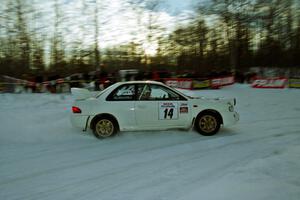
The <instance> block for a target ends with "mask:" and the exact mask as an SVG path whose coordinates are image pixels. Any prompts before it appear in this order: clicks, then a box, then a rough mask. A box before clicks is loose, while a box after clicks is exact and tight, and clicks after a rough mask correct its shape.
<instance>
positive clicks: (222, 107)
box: [71, 81, 239, 131]
mask: <svg viewBox="0 0 300 200" xmlns="http://www.w3.org/2000/svg"><path fill="white" fill-rule="evenodd" d="M137 84H138V85H139V86H141V88H142V86H144V85H145V84H146V85H151V86H154V87H158V88H163V89H166V90H168V91H169V90H171V91H172V92H174V93H176V95H179V96H181V97H182V99H178V100H168V99H166V100H165V99H159V100H139V99H137V98H136V99H133V100H109V99H108V98H109V95H111V93H113V92H114V91H116V90H118V88H121V87H123V86H125V85H126V86H127V85H137ZM137 87H138V86H135V89H136V88H137ZM136 90H137V89H136ZM136 90H135V92H137V91H136ZM74 91H76V96H79V97H80V98H79V99H78V98H76V96H75V102H74V105H73V106H76V107H78V108H80V109H81V111H82V112H81V113H72V114H71V122H72V125H73V126H75V127H79V128H81V129H82V130H86V129H87V128H88V127H89V128H91V122H92V120H93V118H94V117H95V116H97V115H101V114H109V115H112V116H113V117H115V118H116V120H117V122H118V124H119V128H120V131H133V130H166V129H173V128H185V129H187V128H189V127H191V126H192V123H193V120H194V119H195V118H196V117H197V115H198V114H199V113H200V112H202V111H203V110H207V109H209V110H214V111H216V112H218V113H220V115H221V116H222V120H223V126H228V125H233V124H235V123H236V122H237V121H238V120H239V115H238V113H237V112H235V111H229V109H228V107H229V106H230V105H232V104H233V100H228V99H227V100H226V99H206V98H188V97H186V96H184V95H183V94H181V93H180V92H178V91H177V90H175V89H173V88H170V87H168V86H166V85H164V84H162V83H159V82H155V81H130V82H121V83H116V84H114V85H113V86H110V87H109V88H107V89H106V90H104V91H102V92H101V93H99V94H98V96H96V97H89V96H90V95H89V94H87V92H86V91H83V92H84V95H80V89H79V90H77V89H76V90H74ZM78 93H79V94H78ZM129 93H130V92H129ZM84 96H85V97H88V98H86V99H83V98H82V97H84ZM232 106H234V105H232Z"/></svg>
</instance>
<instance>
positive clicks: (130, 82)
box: [117, 80, 165, 85]
mask: <svg viewBox="0 0 300 200" xmlns="http://www.w3.org/2000/svg"><path fill="white" fill-rule="evenodd" d="M138 83H139V84H141V83H142V84H145V83H146V84H147V83H148V84H149V83H152V84H159V85H165V84H163V83H162V82H158V81H150V80H147V81H124V82H118V83H117V84H118V85H122V84H138Z"/></svg>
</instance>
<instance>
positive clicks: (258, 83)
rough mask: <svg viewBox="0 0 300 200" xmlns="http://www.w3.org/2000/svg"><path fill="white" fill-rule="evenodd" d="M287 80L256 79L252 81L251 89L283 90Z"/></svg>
mask: <svg viewBox="0 0 300 200" xmlns="http://www.w3.org/2000/svg"><path fill="white" fill-rule="evenodd" d="M286 83H287V78H257V79H255V80H254V81H253V83H252V85H251V86H252V87H253V88H274V89H282V88H285V86H286Z"/></svg>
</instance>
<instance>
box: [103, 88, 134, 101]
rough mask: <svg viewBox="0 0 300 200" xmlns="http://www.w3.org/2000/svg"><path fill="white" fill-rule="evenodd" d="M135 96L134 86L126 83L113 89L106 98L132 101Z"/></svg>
mask: <svg viewBox="0 0 300 200" xmlns="http://www.w3.org/2000/svg"><path fill="white" fill-rule="evenodd" d="M134 98H135V86H134V85H132V84H130V85H129V84H126V85H122V86H120V87H118V88H117V89H115V90H114V91H113V92H112V93H111V94H110V95H109V96H108V98H107V100H109V101H132V100H134Z"/></svg>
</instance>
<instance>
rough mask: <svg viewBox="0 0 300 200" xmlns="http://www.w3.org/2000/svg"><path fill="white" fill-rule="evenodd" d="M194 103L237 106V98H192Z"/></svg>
mask: <svg viewBox="0 0 300 200" xmlns="http://www.w3.org/2000/svg"><path fill="white" fill-rule="evenodd" d="M191 98H192V101H194V102H195V103H196V102H199V101H200V102H202V101H206V102H210V103H220V104H231V105H233V106H235V105H236V99H235V98H225V97H217V98H208V97H191Z"/></svg>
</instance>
